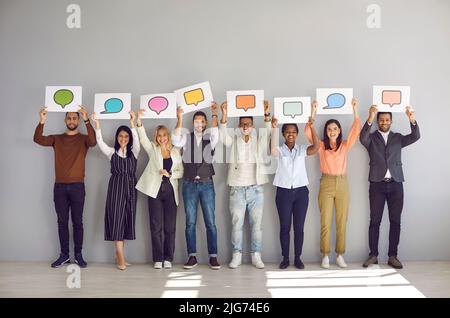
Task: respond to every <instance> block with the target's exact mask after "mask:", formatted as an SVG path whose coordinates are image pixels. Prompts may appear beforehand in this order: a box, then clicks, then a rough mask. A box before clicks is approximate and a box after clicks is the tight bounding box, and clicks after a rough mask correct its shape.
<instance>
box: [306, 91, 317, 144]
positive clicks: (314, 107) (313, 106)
mask: <svg viewBox="0 0 450 318" xmlns="http://www.w3.org/2000/svg"><path fill="white" fill-rule="evenodd" d="M317 107H318V103H317V101H316V100H313V101H312V103H311V118H312V120H315V119H316V114H317ZM304 133H305V136H306V139H308V141H309V142H310V143H311V144H312V143H313V136H312V134H311V127H310V125H309V122H308V123H307V124H306V125H305V130H304Z"/></svg>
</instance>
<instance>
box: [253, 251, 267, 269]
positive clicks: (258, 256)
mask: <svg viewBox="0 0 450 318" xmlns="http://www.w3.org/2000/svg"><path fill="white" fill-rule="evenodd" d="M252 264H253V265H255V267H256V268H260V269H261V268H264V263H263V261H262V259H261V253H260V252H254V253H252Z"/></svg>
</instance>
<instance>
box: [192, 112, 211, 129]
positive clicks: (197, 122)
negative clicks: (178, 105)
mask: <svg viewBox="0 0 450 318" xmlns="http://www.w3.org/2000/svg"><path fill="white" fill-rule="evenodd" d="M207 124H208V121H207V120H206V118H205V117H204V116H202V115H197V116H195V117H194V130H195V131H196V132H197V133H201V132H203V131H204V130H205V128H206V125H207Z"/></svg>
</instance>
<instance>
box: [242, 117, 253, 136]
mask: <svg viewBox="0 0 450 318" xmlns="http://www.w3.org/2000/svg"><path fill="white" fill-rule="evenodd" d="M239 129H240V130H241V132H242V134H243V135H245V136H248V135H250V133H251V132H252V129H253V120H252V119H251V118H240V119H239Z"/></svg>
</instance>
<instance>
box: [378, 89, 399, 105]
mask: <svg viewBox="0 0 450 318" xmlns="http://www.w3.org/2000/svg"><path fill="white" fill-rule="evenodd" d="M381 102H382V103H383V104H386V105H389V106H391V107H394V105H400V104H401V102H402V92H401V91H383V92H382V93H381Z"/></svg>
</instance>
